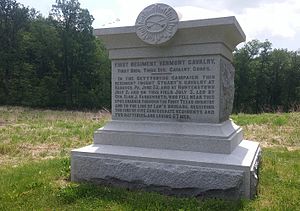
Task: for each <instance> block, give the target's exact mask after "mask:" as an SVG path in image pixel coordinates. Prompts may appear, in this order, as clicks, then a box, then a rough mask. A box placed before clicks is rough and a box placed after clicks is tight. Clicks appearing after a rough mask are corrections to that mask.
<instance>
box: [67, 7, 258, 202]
mask: <svg viewBox="0 0 300 211" xmlns="http://www.w3.org/2000/svg"><path fill="white" fill-rule="evenodd" d="M95 35H96V36H97V37H99V38H100V39H101V40H102V41H103V42H104V44H105V46H106V48H107V49H108V51H109V57H110V59H111V62H112V120H111V121H110V122H109V123H107V124H106V125H105V126H104V127H102V128H100V129H98V130H97V131H96V132H95V134H94V143H93V144H92V145H89V146H86V147H83V148H80V149H76V150H73V151H72V161H71V162H72V163H71V177H72V180H73V181H78V182H80V181H89V182H93V183H99V184H110V185H115V186H122V187H127V188H135V189H145V190H149V191H158V192H161V193H165V194H170V195H179V196H201V197H202V196H203V197H219V198H230V199H239V198H253V196H254V195H255V194H256V188H257V182H258V166H259V161H260V152H261V149H260V147H259V144H258V143H256V142H253V141H248V140H244V139H243V131H242V128H241V127H239V126H237V125H236V124H234V123H233V121H232V120H230V119H229V115H230V113H231V111H232V105H233V98H234V67H233V65H232V52H233V50H234V48H235V47H236V46H237V44H239V43H240V42H243V41H245V34H244V32H243V31H242V29H241V27H240V25H239V24H238V22H237V20H236V19H235V17H224V18H214V19H205V20H193V21H182V22H179V20H178V16H177V13H176V11H175V10H174V9H173V8H172V7H170V6H168V5H165V4H160V3H159V4H153V5H150V6H148V7H146V8H145V9H144V10H143V11H142V12H141V13H140V14H139V16H138V17H137V19H136V23H135V26H129V27H117V28H105V29H96V30H95Z"/></svg>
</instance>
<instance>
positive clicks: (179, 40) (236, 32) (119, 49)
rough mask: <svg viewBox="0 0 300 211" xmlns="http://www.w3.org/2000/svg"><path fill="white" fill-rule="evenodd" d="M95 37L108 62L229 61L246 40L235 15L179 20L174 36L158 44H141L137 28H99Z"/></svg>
mask: <svg viewBox="0 0 300 211" xmlns="http://www.w3.org/2000/svg"><path fill="white" fill-rule="evenodd" d="M172 30H173V28H172ZM172 30H171V31H172ZM174 30H175V29H174ZM94 34H95V35H96V36H97V37H99V38H100V39H101V40H102V41H103V43H104V44H105V46H106V48H107V49H108V50H109V58H110V59H129V58H153V57H164V56H193V55H222V56H224V57H225V58H227V59H228V60H230V61H232V51H233V50H234V49H235V47H236V46H237V45H238V44H239V43H241V42H243V41H245V39H246V36H245V34H244V32H243V30H242V29H241V27H240V25H239V23H238V22H237V20H236V18H235V17H234V16H231V17H223V18H212V19H202V20H191V21H181V22H179V23H178V25H177V32H176V34H174V35H173V34H170V36H171V38H170V39H169V38H168V39H167V40H164V41H166V42H163V43H161V45H153V44H151V43H147V42H145V41H143V40H142V39H141V38H140V37H139V36H138V35H137V29H136V26H126V27H115V28H100V29H95V30H94ZM191 45H192V46H191Z"/></svg>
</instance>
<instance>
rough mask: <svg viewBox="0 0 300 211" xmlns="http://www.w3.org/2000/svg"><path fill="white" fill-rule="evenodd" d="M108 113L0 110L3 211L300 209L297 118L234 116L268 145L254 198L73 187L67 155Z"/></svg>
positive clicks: (84, 142)
mask: <svg viewBox="0 0 300 211" xmlns="http://www.w3.org/2000/svg"><path fill="white" fill-rule="evenodd" d="M109 118H110V116H109V114H106V113H102V112H97V113H92V112H71V111H50V110H34V109H29V108H20V107H0V210H5V211H6V210H181V211H182V210H300V113H296V112H295V113H283V114H279V113H278V114H277V113H276V114H261V115H246V114H239V115H233V116H232V119H233V120H234V121H235V122H236V123H237V124H238V125H241V126H242V127H243V129H244V138H245V139H249V140H255V141H258V142H260V143H261V145H262V148H263V158H262V161H263V162H262V168H261V171H260V185H259V195H258V197H257V198H256V199H255V200H252V201H248V200H241V201H223V200H216V199H207V200H197V199H195V198H175V197H168V196H162V195H159V194H156V193H146V192H138V191H127V190H123V189H117V188H110V187H104V186H97V187H96V186H91V185H89V184H76V183H72V182H70V181H69V178H70V150H71V149H73V148H78V147H81V146H85V145H87V144H91V143H92V137H93V132H94V130H95V129H97V128H99V127H101V126H102V125H103V124H104V123H105V122H106V121H107V120H108V119H109Z"/></svg>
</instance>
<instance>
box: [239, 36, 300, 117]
mask: <svg viewBox="0 0 300 211" xmlns="http://www.w3.org/2000/svg"><path fill="white" fill-rule="evenodd" d="M271 46H272V44H271V43H270V42H269V41H265V42H260V41H258V40H252V41H250V42H248V43H246V45H245V46H244V47H242V48H240V49H237V50H236V51H235V53H234V66H235V68H236V78H235V90H236V91H235V101H234V110H235V111H236V112H250V113H259V112H273V111H289V110H296V109H299V105H300V97H299V87H300V54H299V52H294V51H288V50H286V49H274V50H272V48H271Z"/></svg>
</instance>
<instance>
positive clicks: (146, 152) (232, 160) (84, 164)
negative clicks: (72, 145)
mask: <svg viewBox="0 0 300 211" xmlns="http://www.w3.org/2000/svg"><path fill="white" fill-rule="evenodd" d="M260 152H261V150H260V147H259V144H258V143H256V142H252V141H247V140H243V141H242V142H241V143H240V144H239V145H238V146H237V147H236V148H235V149H234V151H233V152H232V153H231V154H216V153H204V152H194V151H182V150H169V149H155V148H141V147H128V146H113V145H100V144H93V145H90V146H86V147H83V148H80V149H76V150H73V151H72V161H71V162H72V163H71V165H72V169H71V177H72V181H77V182H79V181H87V182H92V183H96V184H109V185H114V186H121V187H126V188H129V189H144V190H147V191H157V192H160V193H164V194H169V195H177V196H196V197H217V198H226V199H240V198H253V196H255V194H256V186H257V182H258V181H257V180H258V177H257V171H258V166H259V165H258V164H259V161H260Z"/></svg>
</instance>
